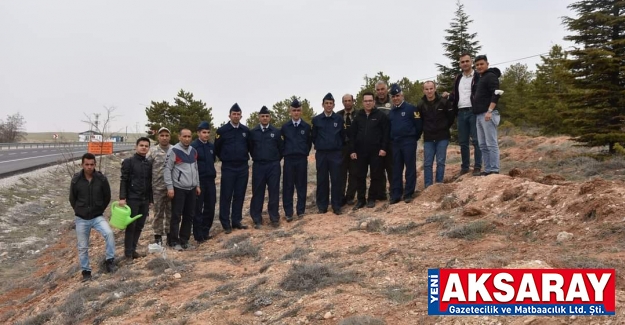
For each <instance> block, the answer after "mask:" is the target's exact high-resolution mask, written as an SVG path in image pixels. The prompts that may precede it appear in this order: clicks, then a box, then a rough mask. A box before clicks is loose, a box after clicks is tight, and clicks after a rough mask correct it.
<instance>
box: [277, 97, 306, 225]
mask: <svg viewBox="0 0 625 325" xmlns="http://www.w3.org/2000/svg"><path fill="white" fill-rule="evenodd" d="M290 109H291V112H290V114H291V120H290V121H288V122H286V123H285V124H284V125H283V126H282V129H281V130H280V133H281V134H282V137H283V138H284V167H283V168H284V169H283V173H282V181H283V183H282V207H283V208H284V214H285V218H286V221H287V222H291V221H292V220H293V188H294V187H295V189H296V190H297V208H296V212H297V216H298V217H299V218H301V217H303V216H304V213H305V212H306V191H307V186H308V154H309V153H310V149H311V148H312V136H311V128H310V124H308V123H306V121H304V120H302V118H301V117H302V105H301V104H300V102H299V101H298V100H297V99H293V102H292V103H291V107H290Z"/></svg>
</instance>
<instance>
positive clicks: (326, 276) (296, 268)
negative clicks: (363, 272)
mask: <svg viewBox="0 0 625 325" xmlns="http://www.w3.org/2000/svg"><path fill="white" fill-rule="evenodd" d="M356 278H357V276H356V274H355V273H354V272H339V271H336V270H334V269H333V268H332V267H330V266H328V265H325V264H295V265H293V266H292V268H291V269H290V270H289V273H288V274H287V275H286V277H285V278H284V279H283V280H282V282H281V283H280V287H281V288H282V289H284V290H286V291H316V290H319V289H323V288H325V287H328V286H334V285H339V284H343V283H350V282H354V281H355V280H356Z"/></svg>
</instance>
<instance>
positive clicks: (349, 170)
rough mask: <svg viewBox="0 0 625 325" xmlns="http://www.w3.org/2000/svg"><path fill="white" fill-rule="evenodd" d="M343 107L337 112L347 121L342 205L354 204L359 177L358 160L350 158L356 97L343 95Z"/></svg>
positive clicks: (344, 142)
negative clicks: (351, 130)
mask: <svg viewBox="0 0 625 325" xmlns="http://www.w3.org/2000/svg"><path fill="white" fill-rule="evenodd" d="M343 107H344V109H342V110H340V111H338V112H336V114H339V115H341V116H342V117H343V120H344V121H345V123H344V125H345V127H344V129H345V132H344V133H345V139H344V141H343V151H342V155H343V157H342V163H341V193H342V194H343V202H342V205H345V204H349V205H352V204H354V196H355V195H356V188H357V179H358V177H357V175H358V168H357V164H356V160H353V159H352V158H351V157H350V152H349V151H350V149H349V148H350V147H349V145H350V142H351V141H350V138H349V137H350V131H349V129H350V126H351V124H352V121H353V120H354V117H355V116H356V114H357V112H356V109H355V108H354V96H352V95H351V94H345V95H343Z"/></svg>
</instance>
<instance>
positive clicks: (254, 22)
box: [0, 0, 574, 133]
mask: <svg viewBox="0 0 625 325" xmlns="http://www.w3.org/2000/svg"><path fill="white" fill-rule="evenodd" d="M571 2H573V1H565V0H550V1H545V0H541V1H539V0H525V1H495V0H463V4H464V5H465V12H466V13H467V14H468V15H469V16H470V17H471V19H473V20H474V22H473V23H472V24H471V25H470V30H471V31H472V32H477V33H478V39H479V41H480V44H481V45H482V52H483V53H485V54H487V55H488V57H489V61H490V62H491V64H493V63H498V62H505V61H511V60H515V59H519V58H523V57H528V56H532V55H536V54H540V53H545V52H548V51H549V49H550V48H551V46H552V45H554V44H561V45H564V46H565V47H566V46H569V45H570V44H568V43H565V42H564V41H563V37H564V36H565V35H567V34H568V31H566V30H565V28H564V26H563V25H562V24H561V19H560V17H562V16H572V15H574V13H572V12H571V11H569V10H568V9H567V5H568V4H570V3H571ZM455 3H456V1H455V0H438V1H417V0H389V1H380V0H359V1H346V0H332V1H329V0H314V1H313V0H309V1H297V0H290V1H289V0H265V1H236V0H233V1H224V0H220V1H212V0H205V1H200V0H188V1H156V0H150V1H127V0H125V1H112V0H108V1H67V0H63V1H61V0H56V1H47V0H46V1H43V0H41V1H31V0H19V1H18V0H2V1H0V118H2V119H4V118H5V117H6V116H7V115H9V114H14V113H16V112H19V113H21V114H22V115H23V116H24V117H25V118H26V121H27V124H26V129H27V131H28V132H44V131H51V132H62V131H65V132H80V131H84V130H86V129H88V126H87V125H86V124H85V123H82V122H81V120H83V119H84V118H85V117H84V114H85V113H87V114H93V113H104V112H105V110H104V107H105V106H107V107H110V106H115V107H117V111H116V113H117V114H118V115H119V116H118V117H117V119H116V120H115V121H114V122H113V129H115V130H122V133H123V132H125V130H126V127H128V132H134V131H135V129H136V125H137V123H138V125H139V131H144V130H145V129H146V128H145V127H144V124H145V123H146V122H147V118H146V116H145V107H146V106H148V105H149V103H150V101H151V100H155V101H160V100H168V101H172V99H173V97H174V96H175V95H176V93H177V92H178V90H180V89H184V90H186V91H190V92H192V93H194V95H195V96H196V98H198V99H201V100H203V101H204V102H206V103H207V104H208V106H209V107H213V116H214V117H215V121H216V123H217V124H219V123H220V122H222V121H225V120H226V119H227V115H228V110H229V108H230V106H232V104H233V103H235V102H238V103H239V105H240V106H241V108H242V110H243V118H244V119H245V118H247V116H249V114H250V113H251V112H254V111H258V110H259V109H260V107H262V106H263V105H267V106H269V107H271V105H273V104H274V103H275V102H277V101H280V100H283V99H285V98H288V97H290V96H291V95H298V96H301V97H303V98H307V99H309V100H310V101H311V102H312V104H313V108H314V109H315V111H316V112H320V111H321V105H320V103H321V100H322V98H323V96H324V95H325V94H326V93H327V92H332V93H333V94H334V96H335V98H337V99H339V102H337V108H341V104H340V97H341V95H343V94H344V93H356V92H357V91H358V89H359V88H360V86H361V85H362V84H363V77H364V75H365V74H368V75H374V74H375V73H377V72H378V71H383V72H384V73H386V74H387V75H389V76H390V77H391V79H392V80H396V79H399V78H401V77H404V76H405V77H408V78H410V79H411V80H415V79H418V80H425V79H427V78H433V77H434V76H435V75H436V74H437V70H436V66H435V63H444V64H448V61H447V60H446V58H445V57H444V56H443V49H442V45H441V43H442V42H443V41H444V39H443V38H444V36H445V35H446V34H445V32H444V29H446V28H449V24H450V22H451V20H452V18H453V17H454V11H455V9H456V5H455ZM519 62H521V63H526V64H528V66H529V67H530V68H531V69H534V68H535V64H536V63H538V62H539V58H533V59H527V60H522V61H519ZM509 64H510V63H507V64H502V65H500V66H499V68H501V69H502V71H503V68H505V67H506V66H507V65H509Z"/></svg>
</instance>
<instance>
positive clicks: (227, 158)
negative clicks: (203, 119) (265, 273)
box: [215, 103, 250, 234]
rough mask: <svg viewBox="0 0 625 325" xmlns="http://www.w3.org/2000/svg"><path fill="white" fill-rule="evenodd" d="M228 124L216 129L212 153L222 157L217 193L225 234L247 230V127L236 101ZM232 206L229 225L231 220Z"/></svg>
mask: <svg viewBox="0 0 625 325" xmlns="http://www.w3.org/2000/svg"><path fill="white" fill-rule="evenodd" d="M229 118H230V123H226V124H225V125H224V126H222V127H220V128H219V129H218V130H217V135H216V137H215V154H216V155H217V157H219V160H221V188H220V192H219V221H220V222H221V226H222V227H223V228H224V231H225V233H226V234H229V233H231V232H232V228H234V229H247V226H246V225H244V224H242V223H241V222H242V220H243V200H244V199H245V190H246V188H247V180H248V178H249V174H250V171H249V166H248V163H247V162H248V160H250V156H249V136H250V129H248V128H247V126H245V125H243V124H241V123H240V121H241V108H240V107H239V104H237V103H235V104H234V105H232V107H231V108H230V113H229ZM230 206H232V224H231V223H230Z"/></svg>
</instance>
